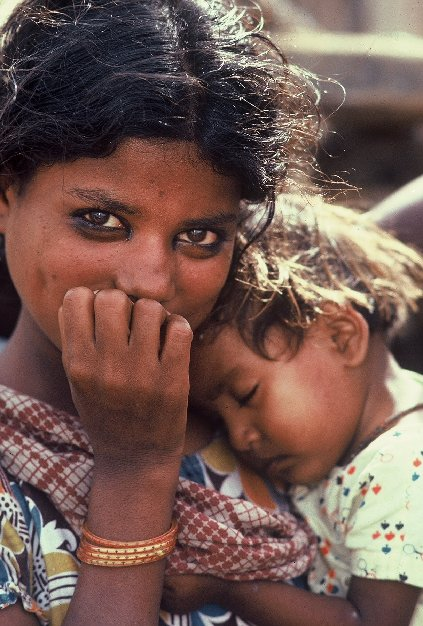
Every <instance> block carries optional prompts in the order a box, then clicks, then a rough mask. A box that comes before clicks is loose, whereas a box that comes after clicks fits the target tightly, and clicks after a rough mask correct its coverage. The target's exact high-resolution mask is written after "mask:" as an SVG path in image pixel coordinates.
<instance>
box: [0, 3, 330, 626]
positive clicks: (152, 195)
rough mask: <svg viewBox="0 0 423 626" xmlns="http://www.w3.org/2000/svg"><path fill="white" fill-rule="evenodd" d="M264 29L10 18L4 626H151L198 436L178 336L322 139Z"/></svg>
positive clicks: (89, 9)
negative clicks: (13, 296) (11, 294)
mask: <svg viewBox="0 0 423 626" xmlns="http://www.w3.org/2000/svg"><path fill="white" fill-rule="evenodd" d="M258 31H259V28H258V27H257V26H255V21H254V19H253V16H251V15H249V14H248V12H246V11H243V12H240V11H238V10H236V8H235V6H233V5H232V3H231V2H220V1H219V0H215V1H211V2H203V1H202V0H178V1H175V0H94V1H93V2H91V1H88V0H70V1H69V2H68V1H67V0H24V1H23V2H21V3H20V4H18V5H17V7H16V8H15V10H14V12H13V14H12V15H11V17H10V18H9V20H8V22H7V23H6V24H5V26H4V27H3V29H2V39H1V42H2V47H1V83H0V116H1V124H0V163H1V169H0V187H1V201H0V229H1V232H2V233H3V234H4V236H5V243H6V257H7V263H8V266H9V270H10V274H11V277H12V280H13V282H14V285H15V288H16V290H17V292H18V294H19V297H20V299H21V302H22V309H21V313H20V317H19V320H18V323H17V326H16V329H15V332H14V334H13V336H12V337H11V339H10V340H9V342H8V344H7V346H6V348H5V350H4V351H3V352H2V354H1V357H0V382H1V383H2V387H1V393H0V404H1V437H0V440H1V464H2V468H3V471H2V476H1V481H0V485H1V493H0V506H1V511H2V515H1V561H0V563H1V567H0V583H1V588H0V605H1V607H2V608H3V610H2V611H0V625H6V624H7V626H14V625H16V626H17V625H19V626H30V625H32V624H36V623H41V624H52V625H54V626H57V625H61V624H63V625H64V626H76V625H82V624H83V625H84V626H86V625H87V624H90V625H94V624H101V625H102V626H107V625H108V624H119V625H120V626H129V625H130V626H133V625H134V624H137V625H148V626H152V625H153V624H156V623H157V620H158V607H159V602H160V597H161V592H162V580H163V557H164V556H167V555H169V554H170V553H171V552H172V549H173V546H174V544H175V540H176V533H177V527H176V525H175V524H174V523H173V522H171V517H172V508H173V502H174V495H175V489H176V484H177V479H178V473H179V466H180V461H181V454H182V452H183V450H184V449H185V451H187V452H193V451H196V450H198V449H200V448H201V447H202V446H204V445H205V444H206V443H207V442H208V440H209V435H210V433H209V431H208V429H207V428H205V427H204V426H202V425H201V424H200V423H199V422H196V423H192V424H190V425H189V428H188V431H187V432H186V404H187V394H188V359H189V350H190V342H191V332H192V331H191V329H195V328H196V327H197V326H198V325H199V323H200V322H202V321H203V320H204V319H205V317H206V316H207V314H208V313H209V312H210V310H211V309H212V307H213V305H214V303H215V301H216V299H217V298H218V295H219V292H220V290H221V288H222V286H223V284H224V283H225V280H226V278H227V275H228V272H229V270H230V268H231V264H232V265H235V263H236V259H235V258H234V254H233V251H234V245H235V240H236V239H237V237H238V233H240V236H241V234H242V237H243V238H244V240H246V241H248V240H251V239H252V238H253V237H255V236H257V234H258V232H257V231H256V232H255V233H254V229H253V230H250V231H248V229H247V228H245V227H244V222H245V218H246V216H247V215H248V214H251V213H252V212H254V210H255V209H254V205H252V202H253V201H254V202H257V201H259V202H260V203H262V205H263V206H264V207H265V211H264V213H265V221H266V220H267V221H269V220H270V219H271V215H272V211H273V200H272V199H273V196H274V193H275V190H276V189H278V188H280V187H281V186H282V185H284V184H288V183H287V182H286V183H285V181H288V178H287V172H288V171H289V169H290V165H291V162H294V163H295V162H297V161H298V162H300V161H301V162H304V160H309V161H310V160H311V158H308V157H307V156H306V154H307V151H308V149H309V147H310V145H311V144H313V143H314V140H315V137H316V134H317V132H318V115H317V113H316V111H315V107H314V104H313V102H314V96H315V94H314V90H313V87H312V85H311V83H310V82H309V80H308V77H307V76H305V75H303V74H302V73H301V72H300V71H299V70H294V69H291V68H289V67H288V66H287V65H286V64H284V62H283V60H282V59H281V57H280V55H279V54H278V52H277V51H276V49H275V48H274V47H273V46H272V45H271V43H270V42H268V41H267V40H266V38H265V37H263V36H262V35H260V34H259V32H258ZM241 200H242V202H241ZM241 206H242V207H243V208H242V211H241ZM88 491H90V499H89V503H88V505H87V494H88ZM83 522H85V523H84V526H83ZM194 530H195V529H194ZM183 531H184V529H183V528H182V527H181V531H180V532H183ZM81 532H82V534H83V538H82V541H81V545H80V548H79V552H78V555H79V560H80V561H81V566H80V569H79V562H78V560H77V559H76V556H75V554H76V548H77V545H78V540H79V535H80V534H81ZM189 532H190V531H189V529H187V528H186V529H185V533H188V534H189ZM294 534H295V533H294ZM123 565H125V566H127V565H133V567H123ZM135 565H137V566H135ZM304 565H305V566H307V564H306V562H305V563H304ZM166 619H167V620H168V623H172V621H173V623H175V624H177V623H181V621H180V620H179V618H177V617H175V619H173V617H172V616H171V617H166ZM193 619H197V618H196V617H195V616H193ZM218 619H219V623H225V620H226V622H227V623H231V624H232V623H234V622H235V621H236V617H235V616H233V615H231V613H230V612H229V613H228V615H227V616H226V617H225V618H222V617H221V616H220V617H219V618H218ZM197 622H199V619H197ZM210 623H213V622H212V620H211V621H210Z"/></svg>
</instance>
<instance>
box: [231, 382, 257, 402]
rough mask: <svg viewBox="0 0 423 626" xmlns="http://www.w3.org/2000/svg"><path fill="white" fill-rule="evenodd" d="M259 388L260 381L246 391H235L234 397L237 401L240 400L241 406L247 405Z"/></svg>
mask: <svg viewBox="0 0 423 626" xmlns="http://www.w3.org/2000/svg"><path fill="white" fill-rule="evenodd" d="M258 388H259V383H256V384H254V385H253V387H251V388H250V389H249V390H248V391H247V392H246V393H241V394H237V393H234V397H235V399H236V401H237V402H238V404H239V406H240V407H244V406H247V405H248V404H249V403H250V402H251V400H252V399H253V398H254V396H255V394H256V393H257V390H258Z"/></svg>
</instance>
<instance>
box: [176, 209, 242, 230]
mask: <svg viewBox="0 0 423 626" xmlns="http://www.w3.org/2000/svg"><path fill="white" fill-rule="evenodd" d="M238 219H239V215H238V214H237V213H233V212H231V213H225V211H218V212H216V213H213V214H212V215H204V216H202V217H197V218H193V219H190V220H184V222H183V226H184V228H186V229H187V230H190V229H197V228H198V229H202V228H210V227H213V226H226V225H228V224H236V223H237V221H238Z"/></svg>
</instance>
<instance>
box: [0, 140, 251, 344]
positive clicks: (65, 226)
mask: <svg viewBox="0 0 423 626" xmlns="http://www.w3.org/2000/svg"><path fill="white" fill-rule="evenodd" d="M239 203H240V193H239V190H238V186H237V184H236V182H235V181H234V180H233V179H231V178H227V177H224V176H221V175H219V174H217V173H216V172H215V171H213V169H212V167H211V166H210V165H209V164H207V163H206V162H204V161H202V160H200V159H199V157H198V155H197V153H196V149H195V147H194V146H193V145H191V144H189V143H184V142H176V141H172V142H170V141H168V142H162V143H159V142H152V141H142V140H138V139H133V140H128V141H126V142H125V143H123V144H122V145H121V146H120V147H119V148H118V149H117V150H116V152H114V153H113V154H112V155H111V156H109V157H106V158H100V159H92V158H84V159H79V160H77V161H75V162H72V163H66V164H55V165H53V166H51V167H45V168H41V169H40V170H38V171H37V173H36V175H35V176H34V177H33V178H32V179H31V181H30V182H29V183H28V184H27V185H26V186H25V188H24V190H23V191H21V192H20V193H17V191H16V190H15V189H14V188H9V189H8V190H7V191H6V199H5V200H3V201H2V204H1V215H2V217H1V224H3V228H2V230H3V231H4V232H5V233H6V252H7V259H8V265H9V269H10V273H11V276H12V279H13V281H14V284H15V286H16V289H17V291H18V293H19V295H20V297H21V300H22V303H23V307H25V308H26V310H27V311H28V312H29V314H30V315H31V316H32V318H33V320H34V321H35V323H36V324H37V325H38V327H39V328H40V329H41V330H42V331H43V333H44V334H45V335H47V337H48V338H49V339H50V341H52V342H53V343H54V344H55V345H56V346H57V347H60V334H59V327H58V321H57V313H58V310H59V308H60V306H61V304H62V301H63V296H64V294H65V293H66V291H67V290H68V289H70V288H72V287H76V286H85V287H89V288H90V289H92V290H93V291H95V290H100V289H105V288H115V289H120V290H122V291H124V292H125V293H126V294H127V295H128V296H130V297H132V298H134V299H137V298H150V299H153V300H157V301H159V302H160V303H161V304H162V305H163V306H164V307H165V309H167V310H168V311H169V312H171V313H178V314H180V315H183V316H184V317H185V318H186V319H187V320H188V321H189V323H190V324H191V326H192V327H193V328H195V327H196V326H198V324H199V323H200V322H201V321H202V320H203V319H204V318H205V317H206V315H207V314H208V313H209V311H210V310H211V308H212V306H213V304H214V302H215V301H216V298H217V296H218V294H219V292H220V290H221V288H222V286H223V284H224V282H225V279H226V276H227V273H228V269H229V266H230V262H231V257H232V252H233V246H234V238H235V234H236V227H237V219H238V212H239Z"/></svg>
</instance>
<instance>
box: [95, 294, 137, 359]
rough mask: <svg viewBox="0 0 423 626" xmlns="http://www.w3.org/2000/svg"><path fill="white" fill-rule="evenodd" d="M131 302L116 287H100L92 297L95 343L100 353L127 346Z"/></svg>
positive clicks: (116, 350)
mask: <svg viewBox="0 0 423 626" xmlns="http://www.w3.org/2000/svg"><path fill="white" fill-rule="evenodd" d="M131 311H132V302H131V301H130V299H129V298H128V296H127V295H126V294H125V293H124V292H123V291H119V290H118V289H102V290H101V291H98V292H97V294H96V295H95V299H94V313H95V320H94V335H95V345H96V348H97V350H98V351H99V352H100V353H104V351H105V350H106V349H110V347H112V348H113V351H114V352H118V351H119V350H121V349H123V348H127V346H128V337H129V326H130V321H131Z"/></svg>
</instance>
